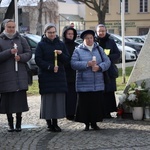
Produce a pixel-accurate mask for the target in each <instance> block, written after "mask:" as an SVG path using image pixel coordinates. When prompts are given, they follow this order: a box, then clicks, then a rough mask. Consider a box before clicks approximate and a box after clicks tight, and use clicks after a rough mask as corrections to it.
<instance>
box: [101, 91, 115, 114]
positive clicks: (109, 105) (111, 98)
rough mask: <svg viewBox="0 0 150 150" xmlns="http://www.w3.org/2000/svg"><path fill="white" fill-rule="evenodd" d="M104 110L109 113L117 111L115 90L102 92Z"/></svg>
mask: <svg viewBox="0 0 150 150" xmlns="http://www.w3.org/2000/svg"><path fill="white" fill-rule="evenodd" d="M103 103H104V111H105V114H106V115H107V114H110V113H111V112H116V111H117V104H116V97H115V92H105V93H104V102H103Z"/></svg>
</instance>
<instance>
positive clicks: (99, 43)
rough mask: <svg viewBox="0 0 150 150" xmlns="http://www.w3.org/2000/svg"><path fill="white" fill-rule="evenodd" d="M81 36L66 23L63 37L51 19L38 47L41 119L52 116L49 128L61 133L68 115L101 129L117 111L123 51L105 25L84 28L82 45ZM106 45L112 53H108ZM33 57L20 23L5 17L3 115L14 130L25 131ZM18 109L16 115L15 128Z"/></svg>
mask: <svg viewBox="0 0 150 150" xmlns="http://www.w3.org/2000/svg"><path fill="white" fill-rule="evenodd" d="M76 38H77V31H76V30H75V29H74V28H73V27H72V26H66V27H64V29H63V33H62V39H63V41H61V40H60V39H59V37H58V36H57V29H56V26H55V24H53V23H48V24H46V25H45V27H44V34H43V35H42V38H41V41H40V42H39V43H38V45H37V47H36V51H35V62H36V64H37V66H38V67H39V71H38V82H39V93H40V95H41V106H40V118H41V119H45V120H46V123H47V127H48V131H52V132H61V128H60V126H59V125H58V119H60V118H64V117H66V118H67V119H69V120H74V121H77V122H81V123H84V124H85V129H84V130H85V131H88V130H89V129H90V127H91V128H92V129H94V130H99V129H100V128H99V127H98V125H97V122H99V121H102V120H103V118H110V117H111V116H110V113H111V112H113V111H117V106H116V100H115V95H114V92H115V90H116V76H114V75H113V74H112V67H113V64H114V63H116V61H117V60H118V59H119V58H120V52H119V50H118V48H117V46H116V44H115V42H114V41H113V40H112V39H110V38H109V34H108V33H107V29H106V27H105V25H102V24H99V25H98V26H97V27H96V32H94V31H93V30H85V31H83V32H82V34H81V35H80V38H82V39H83V43H81V44H78V43H76V42H75V39H76ZM14 44H17V48H16V47H14ZM105 49H107V50H108V51H109V53H107V54H106V53H105ZM16 54H17V55H16ZM30 58H31V51H30V48H29V46H28V44H27V42H26V41H25V39H24V38H23V37H21V35H20V34H19V33H18V32H17V31H16V29H15V22H14V21H13V20H11V19H7V20H5V23H4V31H3V32H2V33H1V34H0V93H1V98H0V113H2V114H6V115H7V119H8V125H9V129H8V131H9V132H13V131H17V132H19V131H21V119H22V116H21V114H22V112H24V111H28V110H29V109H28V104H27V95H26V91H27V90H28V83H27V81H28V80H27V70H26V67H25V66H26V62H27V61H28V60H29V59H30ZM16 62H17V66H18V70H17V71H16V70H15V66H16ZM106 70H108V73H109V76H110V82H109V83H107V84H106V83H104V73H103V72H104V71H106ZM5 76H8V78H6V77H5ZM13 113H16V126H15V127H14V124H13V122H14V121H13Z"/></svg>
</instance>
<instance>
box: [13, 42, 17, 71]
mask: <svg viewBox="0 0 150 150" xmlns="http://www.w3.org/2000/svg"><path fill="white" fill-rule="evenodd" d="M14 49H17V44H16V43H14ZM15 56H17V52H16V53H15ZM15 71H18V61H17V60H15Z"/></svg>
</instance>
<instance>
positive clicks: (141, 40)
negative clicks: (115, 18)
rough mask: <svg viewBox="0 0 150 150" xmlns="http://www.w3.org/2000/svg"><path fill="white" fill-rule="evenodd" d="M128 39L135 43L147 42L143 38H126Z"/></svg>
mask: <svg viewBox="0 0 150 150" xmlns="http://www.w3.org/2000/svg"><path fill="white" fill-rule="evenodd" d="M125 38H126V39H129V40H130V39H131V40H132V41H134V42H137V43H144V42H145V38H144V37H143V36H125Z"/></svg>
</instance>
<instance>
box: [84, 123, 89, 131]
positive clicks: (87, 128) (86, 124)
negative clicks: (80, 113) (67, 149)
mask: <svg viewBox="0 0 150 150" xmlns="http://www.w3.org/2000/svg"><path fill="white" fill-rule="evenodd" d="M89 126H90V125H89V123H85V129H84V131H89Z"/></svg>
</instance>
